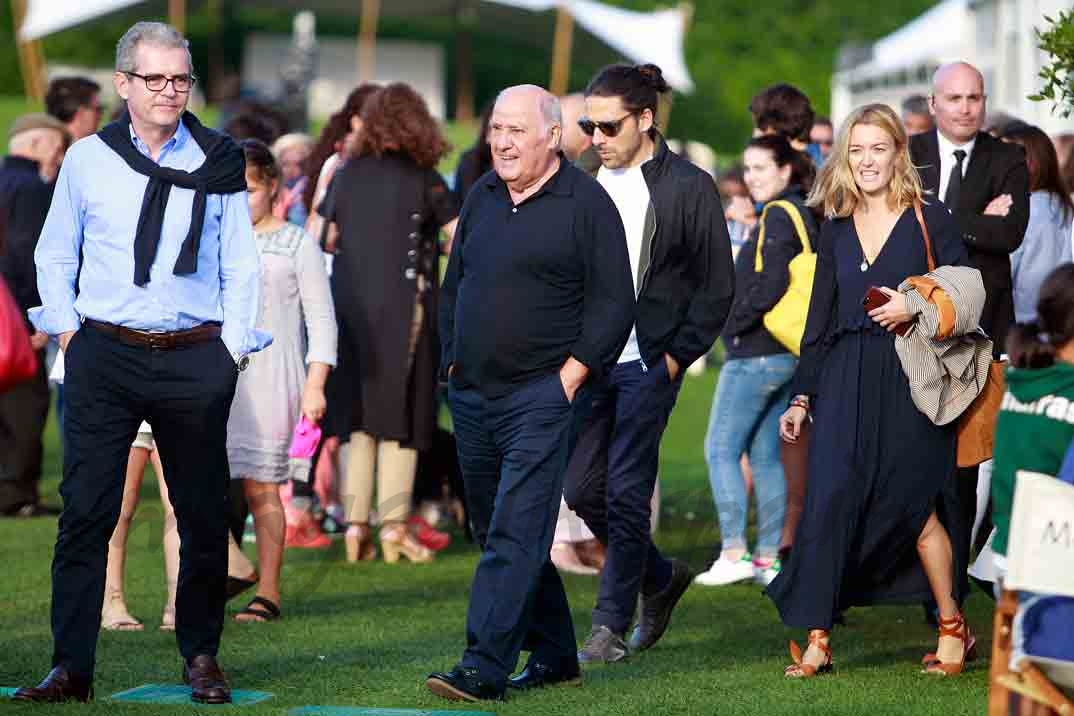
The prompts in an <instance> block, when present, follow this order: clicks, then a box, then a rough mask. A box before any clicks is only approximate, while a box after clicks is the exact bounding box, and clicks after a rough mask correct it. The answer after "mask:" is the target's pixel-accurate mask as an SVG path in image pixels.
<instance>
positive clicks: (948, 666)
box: [921, 612, 977, 676]
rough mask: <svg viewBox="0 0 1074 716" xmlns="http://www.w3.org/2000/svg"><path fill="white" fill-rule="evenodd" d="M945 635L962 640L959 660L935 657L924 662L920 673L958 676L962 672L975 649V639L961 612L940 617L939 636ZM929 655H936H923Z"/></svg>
mask: <svg viewBox="0 0 1074 716" xmlns="http://www.w3.org/2000/svg"><path fill="white" fill-rule="evenodd" d="M945 636H949V637H952V638H954V639H958V640H959V641H961V642H962V658H961V659H960V660H959V661H955V662H947V661H940V659H939V657H936V658H935V659H933V660H932V661H929V662H925V668H924V669H922V671H921V673H923V674H932V675H934V676H958V675H959V674H961V673H962V670H963V668H964V667H965V665H966V662H967V661H969V660H970V656H971V654H972V653H973V652H975V651H976V646H977V640H976V639H975V638H973V634H972V633H971V632H970V628H969V626H968V625H967V624H966V618H965V617H964V616H963V615H962V613H961V612H959V613H958V614H956V615H955V616H953V617H951V618H950V619H942V618H941V619H940V638H941V639H943V638H944V637H945ZM929 656H936V655H935V654H926V655H925V657H926V658H928V657H929ZM922 661H924V659H923V660H922Z"/></svg>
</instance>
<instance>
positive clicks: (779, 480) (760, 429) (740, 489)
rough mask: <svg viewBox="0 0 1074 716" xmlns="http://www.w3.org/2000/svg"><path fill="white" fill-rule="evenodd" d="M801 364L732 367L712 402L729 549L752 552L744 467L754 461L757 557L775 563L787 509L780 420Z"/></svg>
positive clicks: (708, 454) (716, 476)
mask: <svg viewBox="0 0 1074 716" xmlns="http://www.w3.org/2000/svg"><path fill="white" fill-rule="evenodd" d="M797 364H798V361H797V360H796V359H795V357H794V356H793V355H791V354H790V353H781V354H777V355H770V356H761V357H759V358H741V359H734V360H729V361H727V362H726V363H725V364H724V366H723V369H722V370H721V371H720V382H719V384H718V385H717V386H716V395H715V396H714V397H713V400H712V412H711V413H710V415H709V429H708V434H707V435H706V436H705V459H706V460H707V461H708V465H709V481H710V482H711V483H712V496H713V499H714V500H715V501H716V516H717V519H718V520H719V522H720V536H721V538H722V542H723V548H724V549H735V548H739V549H746V519H747V515H748V513H749V504H748V502H747V501H748V499H749V498H748V496H747V495H746V485H745V481H744V480H743V477H742V470H741V467H740V464H739V461H740V459H741V457H742V455H743V453H748V454H749V457H750V467H751V469H752V470H753V489H754V494H755V495H756V497H757V551H758V552H759V553H760V554H763V555H765V556H766V557H769V558H771V557H775V556H776V554H777V553H778V552H779V541H780V536H781V533H782V532H783V515H784V513H785V512H786V509H787V485H786V482H785V481H784V478H783V463H782V462H781V461H780V443H779V441H780V437H779V416H780V415H782V413H783V411H784V410H786V408H787V402H788V401H789V400H790V390H791V386H790V383H791V378H792V377H794V371H795V367H796V366H797Z"/></svg>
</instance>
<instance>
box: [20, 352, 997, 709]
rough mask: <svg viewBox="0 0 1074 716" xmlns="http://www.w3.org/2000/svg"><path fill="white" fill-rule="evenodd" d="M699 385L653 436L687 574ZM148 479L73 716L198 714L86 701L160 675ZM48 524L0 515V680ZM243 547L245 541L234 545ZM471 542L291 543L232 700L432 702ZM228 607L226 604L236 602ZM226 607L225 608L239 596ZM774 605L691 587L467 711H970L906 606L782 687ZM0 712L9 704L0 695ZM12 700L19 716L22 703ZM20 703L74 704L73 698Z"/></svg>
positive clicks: (698, 539) (709, 541)
mask: <svg viewBox="0 0 1074 716" xmlns="http://www.w3.org/2000/svg"><path fill="white" fill-rule="evenodd" d="M714 380H715V373H714V372H713V371H709V372H707V373H706V374H705V375H704V376H701V377H691V378H688V379H687V380H686V383H685V386H684V388H683V393H682V396H681V398H680V401H679V405H678V408H677V409H676V412H675V414H674V416H673V419H672V424H671V427H670V428H669V430H668V433H667V436H666V438H665V441H664V449H663V455H662V462H661V472H662V485H663V489H664V497H665V499H664V503H663V514H662V522H661V529H660V532H659V537H658V538H659V542H660V544H661V546H662V547H664V548H666V549H667V550H668V551H669V552H670V553H672V554H674V555H677V556H679V557H681V558H684V559H686V560H688V561H689V562H690V564H691V565H693V566H694V567H695V568H698V569H702V568H704V567H705V566H706V565H707V561H708V559H709V558H710V555H711V552H712V550H713V548H714V547H715V546H716V545H717V544H718V534H717V531H716V530H715V529H714V528H713V527H712V503H711V497H710V493H709V487H708V478H707V471H706V469H705V465H704V458H703V455H702V438H703V435H704V430H705V425H706V422H707V416H708V408H709V403H710V401H711V397H712V389H713V384H714ZM57 443H58V441H57V435H56V431H55V427H54V426H52V425H50V428H49V432H48V436H47V465H46V474H47V475H48V479H47V481H46V484H45V486H44V488H45V494H46V495H47V498H48V501H49V502H52V503H56V502H57V501H58V498H57V497H56V488H57V482H58V479H57V475H58V473H59V470H60V460H61V456H60V452H59V448H58V444H57ZM150 483H155V481H153V480H147V481H146V485H147V487H146V488H145V494H144V499H143V502H142V506H141V508H140V510H141V511H140V512H139V514H138V517H137V518H136V526H135V528H134V531H133V534H132V538H131V549H130V561H129V564H128V579H127V585H128V586H127V588H128V598H129V603H130V608H131V611H132V612H133V613H134V614H135V615H136V616H138V617H140V618H141V619H143V620H144V621H145V623H146V627H147V629H146V631H145V632H143V633H106V634H103V635H102V636H101V639H100V647H99V649H98V671H97V682H96V687H97V693H98V699H99V700H98V702H97V703H96V704H95V705H93V706H90V707H88V708H80V709H78V710H77V713H80V714H171V713H175V714H179V713H198V712H201V713H204V711H201V710H200V709H194V708H193V707H164V706H157V707H154V706H147V705H123V706H119V705H115V704H109V703H108V702H106V701H103V700H102V699H103V697H104V696H107V695H108V694H112V693H115V692H118V691H121V690H124V689H128V688H132V687H135V686H138V685H141V684H145V683H177V681H178V679H179V666H180V662H179V657H178V654H177V652H176V649H175V643H174V637H173V636H172V635H168V634H164V633H161V632H158V631H157V629H156V627H157V625H158V624H159V616H160V610H161V607H162V606H163V601H164V584H163V569H162V561H161V551H160V525H159V519H160V509H159V502H158V500H157V497H156V490H155V486H150ZM54 538H55V524H54V522H52V521H51V520H32V521H21V522H20V521H12V520H3V521H0V564H3V565H4V579H3V582H4V587H3V589H0V654H2V656H0V687H3V686H14V685H20V684H26V683H30V682H35V681H36V679H38V678H40V677H41V676H43V675H44V673H45V672H46V671H47V670H48V666H49V658H50V653H51V651H50V649H51V646H50V641H49V616H48V603H49V596H48V595H49V559H50V556H51V550H52V544H53V540H54ZM248 552H249V553H250V554H251V556H253V551H252V549H250V547H248ZM476 560H477V553H476V551H475V550H474V549H473V548H472V547H471V546H469V545H467V544H466V543H465V542H464V541H463V540H462V538H461V537H460V536H458V535H457V536H456V541H455V544H453V545H452V547H451V548H449V550H448V551H447V552H446V553H445V554H443V555H442V556H441V557H440V558H438V559H437V560H436V562H434V563H433V564H429V565H417V566H412V565H409V564H405V565H402V566H399V565H396V566H389V565H385V564H382V563H379V562H378V563H375V564H363V565H361V566H351V565H347V564H346V563H345V562H344V559H343V553H342V545H338V546H337V547H336V548H335V549H333V550H331V551H329V552H327V553H325V554H311V553H303V552H294V551H290V552H288V553H287V557H286V563H285V579H284V585H283V611H284V618H283V619H282V620H281V621H280V622H278V623H274V624H256V625H239V624H235V623H233V622H231V621H229V622H228V624H227V626H226V628H225V632H224V642H223V648H222V653H221V660H222V663H223V665H224V666H225V668H226V669H227V670H228V672H229V674H230V677H231V679H232V681H233V683H234V685H235V686H236V687H238V688H244V689H254V690H263V691H269V692H272V693H273V694H274V695H275V696H274V698H273V699H272V700H271V701H269V702H266V703H264V704H260V705H258V706H252V707H247V708H244V709H243V710H242V712H243V713H249V714H279V715H281V716H282V714H284V713H285V712H286V711H287V709H289V708H292V707H296V706H304V705H314V704H316V705H337V706H346V705H353V706H359V705H360V706H367V707H378V708H385V709H387V708H411V709H425V710H429V709H439V708H445V707H446V706H445V704H446V702H441V701H439V700H438V699H437V698H436V697H434V696H432V695H431V694H429V693H427V692H426V690H425V688H424V686H423V681H424V677H425V675H426V674H427V673H429V672H430V671H433V670H439V669H444V668H447V667H450V666H451V665H452V664H453V663H454V662H455V660H456V659H457V658H458V657H459V655H460V654H461V651H462V647H463V643H464V625H465V613H466V603H467V598H468V592H469V584H470V577H471V575H472V572H473V568H474V565H475V563H476ZM566 583H567V590H568V593H569V596H570V599H571V604H572V606H573V608H574V619H575V628H576V630H577V633H578V637H579V639H582V638H584V637H585V635H586V633H588V627H589V617H588V615H589V609H590V608H591V607H592V604H593V600H594V596H595V587H596V582H595V581H594V580H593V579H591V578H585V577H568V578H567V580H566ZM238 601H241V600H237V602H238ZM241 606H242V605H241V604H240V603H234V604H231V605H229V613H230V612H234V611H236V610H237V609H239V608H241ZM969 618H970V621H971V623H972V624H973V625H974V626H975V627H976V629H977V630H978V632H982V633H983V636H984V637H985V638H984V639H983V642H984V643H983V644H982V645H981V646H982V647H984V649H983V653H985V654H987V653H989V652H988V641H989V640H988V638H987V635H988V632H989V629H990V624H991V603H990V602H989V601H988V600H987V599H985V598H983V597H982V596H981V595H979V594H978V595H975V596H974V597H973V598H972V599H971V601H970V605H969ZM802 636H804V635H802V634H797V633H792V632H790V631H789V630H787V629H784V628H783V627H782V626H781V625H780V624H779V621H778V619H777V617H776V613H775V610H774V608H773V607H772V606H771V604H770V603H769V602H768V600H767V599H765V598H764V597H762V596H761V594H760V590H759V588H758V587H755V586H752V585H751V586H745V585H743V586H734V587H728V588H724V589H722V590H720V589H717V590H712V589H705V588H700V587H694V588H691V589H690V591H688V592H687V593H686V596H685V597H684V599H683V602H682V604H681V605H680V607H679V609H678V611H677V612H676V614H675V618H674V620H673V623H672V626H671V628H670V630H669V631H668V633H667V636H666V637H665V638H664V640H663V641H661V642H660V644H658V645H657V647H655V648H654V649H653V650H651V651H650V652H648V653H645V654H643V655H641V656H639V657H636V658H634V659H633V660H631V661H630V662H628V663H626V664H621V665H616V666H610V667H603V668H596V669H593V670H591V671H587V672H586V675H585V685H584V687H583V688H581V689H549V690H547V691H544V692H540V693H533V694H529V695H525V696H521V697H517V698H514V699H512V700H510V701H509V702H508V703H505V704H497V705H494V706H491V705H490V706H488V707H487V708H485V709H484V710H486V711H488V712H495V713H498V714H519V715H522V714H562V715H563V716H581V715H583V714H584V715H589V714H617V715H618V714H623V715H626V714H637V715H639V716H655V715H657V714H696V715H698V716H708V715H710V714H721V715H722V714H743V715H745V714H786V715H787V716H792V715H793V716H799V715H800V714H806V713H825V714H847V715H850V714H854V715H858V714H870V716H874V715H877V714H943V715H945V716H947V715H955V714H979V713H983V711H984V709H985V701H986V683H987V668H986V666H985V664H984V663H983V662H982V663H978V664H976V665H975V666H974V668H972V669H971V670H970V671H969V673H968V674H964V675H963V676H961V677H958V678H951V679H946V680H940V679H935V678H930V677H927V676H924V675H921V674H919V673H918V667H917V661H918V659H919V658H920V657H921V655H922V654H923V653H924V652H926V651H931V650H932V648H933V646H934V645H935V633H934V632H933V631H932V630H930V629H929V628H928V627H927V626H925V625H924V623H923V622H922V619H921V610H920V608H919V607H916V606H914V607H886V608H876V609H868V610H854V611H852V612H850V613H849V615H848V626H847V627H844V628H841V629H838V630H837V631H836V632H835V634H834V636H833V639H832V646H833V648H834V650H835V659H836V673H835V675H834V676H830V677H821V678H818V679H814V680H812V681H810V682H799V681H787V680H785V679H784V678H783V676H782V671H783V667H784V665H785V664H786V663H787V655H786V644H787V639H788V638H795V639H801V637H802ZM0 711H3V712H5V713H7V712H9V711H10V712H14V711H15V709H14V708H10V707H3V706H0ZM30 711H31V709H27V710H26V713H30ZM32 711H33V713H35V714H38V713H40V714H45V713H61V712H62V713H75V712H76V710H75V708H73V707H68V708H66V709H64V708H60V707H57V708H34V709H32Z"/></svg>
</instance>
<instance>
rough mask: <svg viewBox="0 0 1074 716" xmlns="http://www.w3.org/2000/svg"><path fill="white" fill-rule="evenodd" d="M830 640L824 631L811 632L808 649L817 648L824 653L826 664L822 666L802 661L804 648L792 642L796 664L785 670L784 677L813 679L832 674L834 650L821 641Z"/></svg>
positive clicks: (793, 657)
mask: <svg viewBox="0 0 1074 716" xmlns="http://www.w3.org/2000/svg"><path fill="white" fill-rule="evenodd" d="M828 638H829V634H828V632H827V631H825V630H823V629H813V630H811V631H810V632H809V644H808V645H807V647H806V648H807V649H808V648H809V647H810V646H815V647H817V648H818V649H820V650H821V652H823V653H824V663H823V664H821V665H820V666H814V665H813V664H807V663H805V662H804V661H802V655H803V651H802V647H800V646H798V642H795V641H792V642H790V650H791V660H792V661H794V663H793V664H791V665H790V666H788V667H787V668H786V669H784V670H783V675H784V676H786V677H787V678H788V679H811V678H813V677H814V676H817V675H818V674H830V673H831V671H832V650H831V647H830V646H828V645H827V644H825V643H824V642H822V641H821V639H828Z"/></svg>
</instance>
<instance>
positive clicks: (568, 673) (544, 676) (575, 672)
mask: <svg viewBox="0 0 1074 716" xmlns="http://www.w3.org/2000/svg"><path fill="white" fill-rule="evenodd" d="M581 683H582V671H581V669H579V668H578V662H573V664H572V667H568V668H566V669H562V670H559V671H553V670H552V667H550V666H548V665H547V664H542V663H541V662H539V661H530V662H529V663H528V664H526V668H525V669H523V670H522V671H521V673H519V674H518V676H512V677H511V678H510V679H508V680H507V688H509V689H518V690H519V691H528V690H529V689H542V688H544V687H545V686H580V685H581Z"/></svg>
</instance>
